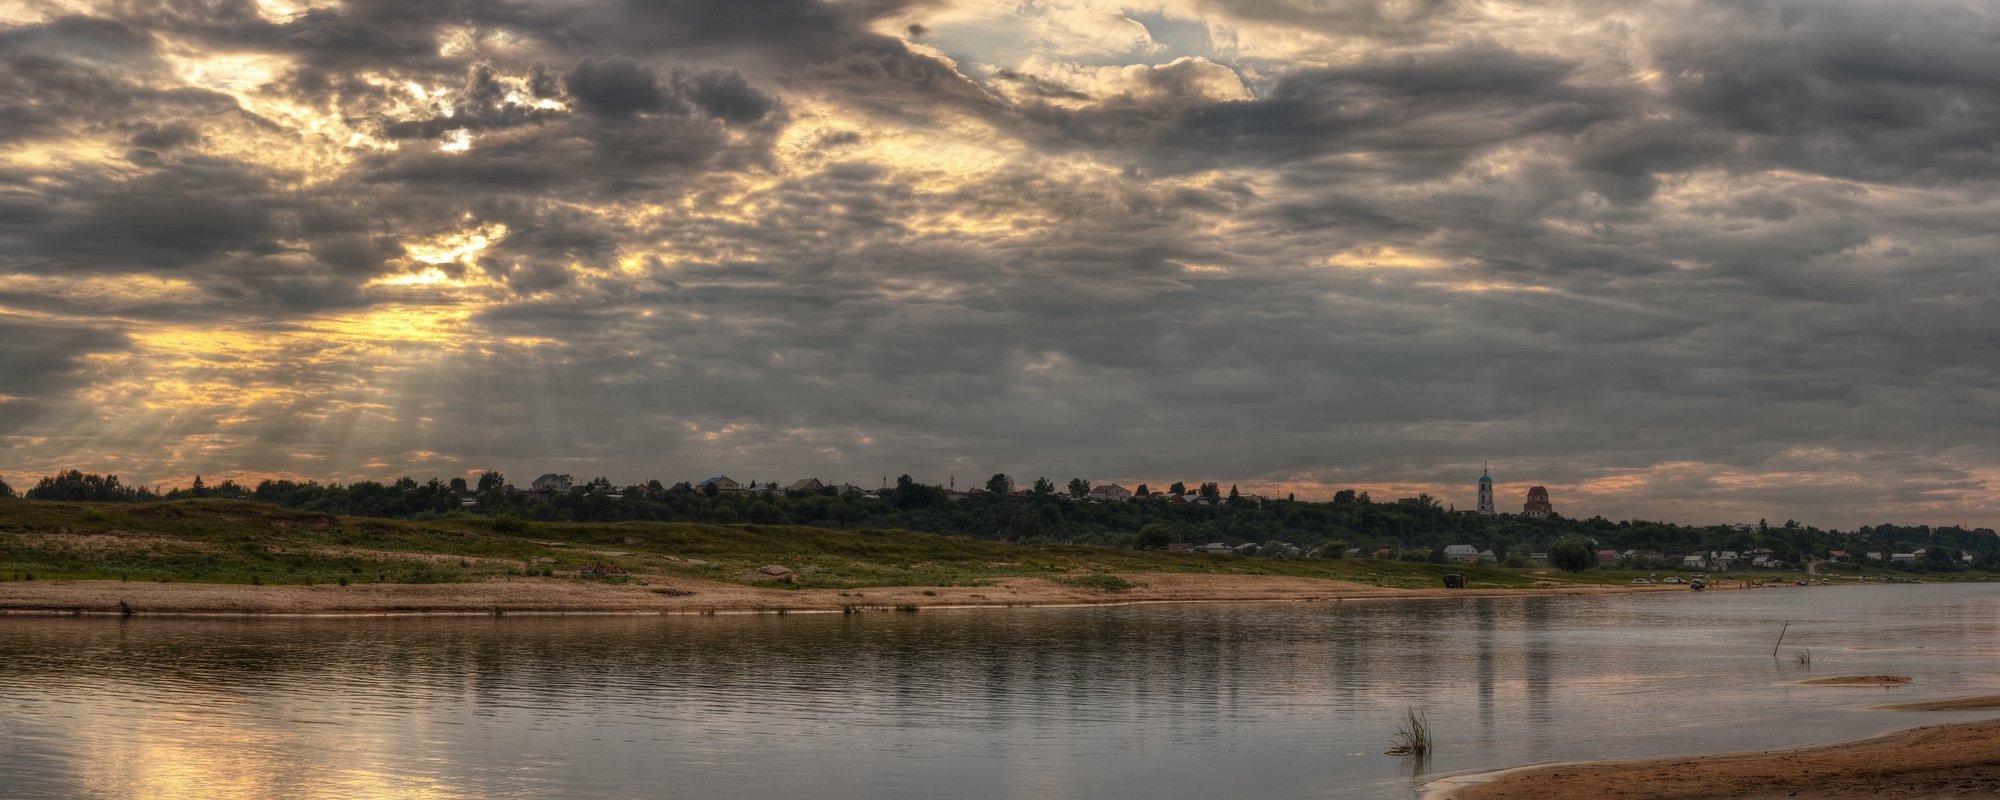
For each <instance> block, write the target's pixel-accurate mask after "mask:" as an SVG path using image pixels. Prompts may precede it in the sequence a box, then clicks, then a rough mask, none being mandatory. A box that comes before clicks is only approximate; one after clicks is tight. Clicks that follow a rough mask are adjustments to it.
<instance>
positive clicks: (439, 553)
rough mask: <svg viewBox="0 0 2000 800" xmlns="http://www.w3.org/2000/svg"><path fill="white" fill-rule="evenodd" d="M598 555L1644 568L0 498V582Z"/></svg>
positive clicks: (1412, 579)
mask: <svg viewBox="0 0 2000 800" xmlns="http://www.w3.org/2000/svg"><path fill="white" fill-rule="evenodd" d="M593 563H595V564H603V565H608V566H615V567H618V568H619V569H622V570H624V571H625V572H627V573H631V574H633V575H634V576H646V575H666V576H672V577H687V578H703V579H710V580H721V581H729V582H737V583H756V584H758V585H764V586H775V587H778V588H784V589H793V588H816V589H854V588H866V587H881V586H985V585H990V584H991V583H992V582H993V581H995V580H999V579H1005V578H1016V577H1041V578H1050V579H1055V580H1059V581H1065V582H1067V583H1068V584H1069V585H1072V586H1078V587H1081V588H1087V589H1092V590H1096V591H1103V592H1119V591H1127V590H1130V589H1132V588H1134V584H1132V583H1131V582H1130V581H1127V580H1125V579H1123V578H1119V577H1117V576H1116V575H1115V574H1112V573H1124V574H1132V573H1147V572H1156V573H1157V572H1167V573H1210V574H1238V575H1285V576H1295V577H1307V578H1331V579H1337V580H1346V581H1354V582H1357V583H1365V584H1371V585H1376V586H1391V587H1401V588H1433V587H1442V586H1443V585H1444V584H1443V578H1444V576H1445V575H1446V574H1448V573H1459V574H1462V575H1465V576H1466V578H1467V580H1468V581H1470V583H1471V585H1472V587H1473V588H1507V587H1516V588H1518V587H1528V586H1588V585H1601V584H1626V583H1629V582H1630V581H1631V579H1632V578H1633V577H1640V576H1645V575H1648V574H1649V573H1645V572H1628V571H1605V570H1591V571H1589V572H1583V573H1565V572H1561V571H1559V570H1554V569H1528V570H1522V569H1504V568H1499V567H1490V566H1477V565H1469V564H1449V565H1447V564H1425V563H1413V562H1402V561H1378V560H1373V559H1267V558H1245V557H1241V556H1208V555H1196V554H1189V553H1165V552H1156V551H1148V552H1141V551H1135V550H1119V549H1114V548H1105V547H1087V546H1073V545H1049V546H1024V545H1008V544H1001V543H998V542H991V541H985V540H979V539H972V538H969V537H963V536H940V535H935V534H927V533H914V532H911V531H902V530H862V531H834V530H827V529H823V528H808V527H798V526H783V525H705V524H695V523H615V524H580V523H546V522H531V521H526V520H521V519H518V518H511V517H501V518H490V517H481V516H451V517H446V518H443V519H438V520H433V521H427V522H407V521H399V520H386V519H375V518H364V517H335V516H330V515H326V514H316V513H311V512H305V511H294V510H287V509H283V508H278V507H276V506H271V505H265V504H260V503H251V502H243V501H227V500H189V501H180V502H173V503H143V504H141V503H114V504H92V503H58V502H41V501H26V500H0V580H21V579H23V578H25V577H26V576H27V575H29V574H33V575H34V576H35V578H36V579H39V580H51V579H55V580H67V579H107V580H119V579H121V578H122V579H127V580H133V581H174V582H203V583H237V584H249V583H252V582H253V580H254V581H259V582H262V583H264V584H339V583H341V582H343V581H345V582H347V583H350V584H368V583H456V582H469V581H481V580H487V579H490V578H495V577H501V576H530V575H533V576H541V577H545V578H554V579H559V580H579V579H583V580H591V579H592V578H585V577H582V575H583V573H581V570H582V569H583V568H584V567H586V566H588V565H590V564H593ZM767 564H783V565H785V566H788V567H791V568H792V569H795V570H797V571H798V582H797V583H771V582H768V581H764V582H759V581H755V580H753V579H751V578H750V577H749V573H750V572H751V571H753V570H755V569H757V568H758V567H762V566H764V565H767ZM600 579H601V578H600ZM634 580H635V582H637V581H642V580H643V577H636V578H634Z"/></svg>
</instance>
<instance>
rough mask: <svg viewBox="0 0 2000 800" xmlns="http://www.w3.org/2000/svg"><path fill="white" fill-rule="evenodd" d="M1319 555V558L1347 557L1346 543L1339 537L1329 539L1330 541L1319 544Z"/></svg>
mask: <svg viewBox="0 0 2000 800" xmlns="http://www.w3.org/2000/svg"><path fill="white" fill-rule="evenodd" d="M1319 557H1320V558H1346V557H1347V543H1346V542H1343V541H1340V540H1339V539H1335V540H1333V541H1331V542H1327V543H1326V544H1323V545H1320V548H1319Z"/></svg>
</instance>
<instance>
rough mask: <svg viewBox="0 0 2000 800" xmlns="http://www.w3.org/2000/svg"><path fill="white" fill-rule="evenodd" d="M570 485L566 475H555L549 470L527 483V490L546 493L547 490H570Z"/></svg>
mask: <svg viewBox="0 0 2000 800" xmlns="http://www.w3.org/2000/svg"><path fill="white" fill-rule="evenodd" d="M570 486H571V480H570V477H569V476H568V475H557V474H555V473H553V472H551V473H548V474H545V475H543V476H542V477H539V478H536V479H535V482H534V483H531V484H528V490H529V491H532V492H534V493H536V494H546V493H549V492H567V491H569V490H570Z"/></svg>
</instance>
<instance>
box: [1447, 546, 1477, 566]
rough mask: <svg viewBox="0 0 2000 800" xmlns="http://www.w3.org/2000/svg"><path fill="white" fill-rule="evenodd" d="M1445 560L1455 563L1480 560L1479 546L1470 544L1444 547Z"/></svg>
mask: <svg viewBox="0 0 2000 800" xmlns="http://www.w3.org/2000/svg"><path fill="white" fill-rule="evenodd" d="M1444 560H1446V561H1449V562H1451V563H1453V564H1470V563H1472V562H1474V561H1478V560H1479V548H1477V547H1473V546H1472V545H1469V544H1454V545H1447V546H1446V547H1445V548H1444Z"/></svg>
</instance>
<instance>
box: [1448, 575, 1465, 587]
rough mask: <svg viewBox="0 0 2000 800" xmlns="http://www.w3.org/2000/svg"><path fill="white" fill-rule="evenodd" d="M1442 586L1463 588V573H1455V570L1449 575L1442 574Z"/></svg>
mask: <svg viewBox="0 0 2000 800" xmlns="http://www.w3.org/2000/svg"><path fill="white" fill-rule="evenodd" d="M1444 588H1446V589H1463V588H1465V576H1464V575H1460V574H1458V573H1456V572H1454V573H1452V574H1450V575H1446V576H1444Z"/></svg>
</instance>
